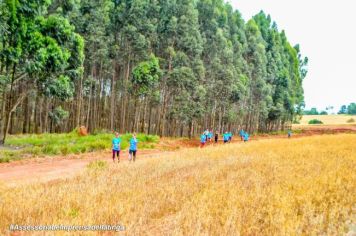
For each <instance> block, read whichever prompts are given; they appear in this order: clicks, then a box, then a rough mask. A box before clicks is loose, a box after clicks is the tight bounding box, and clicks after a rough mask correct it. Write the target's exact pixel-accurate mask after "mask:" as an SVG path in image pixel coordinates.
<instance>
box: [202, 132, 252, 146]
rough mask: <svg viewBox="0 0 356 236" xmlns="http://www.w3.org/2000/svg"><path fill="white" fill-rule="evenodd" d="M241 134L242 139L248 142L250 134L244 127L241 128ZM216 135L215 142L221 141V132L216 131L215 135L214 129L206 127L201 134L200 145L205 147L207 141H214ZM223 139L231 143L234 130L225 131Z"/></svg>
mask: <svg viewBox="0 0 356 236" xmlns="http://www.w3.org/2000/svg"><path fill="white" fill-rule="evenodd" d="M239 135H240V137H241V140H242V141H244V142H247V141H248V139H249V137H250V135H249V134H248V133H247V132H245V131H244V130H243V129H242V130H240V132H239ZM213 136H214V142H215V143H218V141H219V132H217V131H216V132H215V135H213V131H212V130H209V129H206V130H205V131H204V132H203V133H202V134H201V135H200V147H201V148H202V147H204V146H205V144H206V143H208V142H209V143H210V142H212V138H213ZM222 137H223V141H224V143H230V142H231V141H232V137H233V134H232V132H228V131H226V132H225V133H223V134H222Z"/></svg>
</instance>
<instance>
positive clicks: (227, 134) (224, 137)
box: [223, 132, 229, 143]
mask: <svg viewBox="0 0 356 236" xmlns="http://www.w3.org/2000/svg"><path fill="white" fill-rule="evenodd" d="M223 139H224V143H227V142H229V133H228V132H225V133H224V134H223Z"/></svg>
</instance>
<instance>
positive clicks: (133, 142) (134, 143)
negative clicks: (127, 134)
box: [130, 138, 138, 151]
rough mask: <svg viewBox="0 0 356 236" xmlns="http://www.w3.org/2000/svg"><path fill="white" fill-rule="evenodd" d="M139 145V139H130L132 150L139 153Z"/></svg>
mask: <svg viewBox="0 0 356 236" xmlns="http://www.w3.org/2000/svg"><path fill="white" fill-rule="evenodd" d="M137 143H138V140H137V138H136V139H134V138H131V139H130V150H132V151H137Z"/></svg>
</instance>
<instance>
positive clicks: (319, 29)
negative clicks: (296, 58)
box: [228, 0, 356, 111]
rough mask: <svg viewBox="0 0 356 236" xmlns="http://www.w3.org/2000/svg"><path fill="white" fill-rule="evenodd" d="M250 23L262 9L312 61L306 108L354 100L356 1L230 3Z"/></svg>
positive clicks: (233, 0)
mask: <svg viewBox="0 0 356 236" xmlns="http://www.w3.org/2000/svg"><path fill="white" fill-rule="evenodd" d="M228 2H230V3H231V4H232V5H233V6H234V7H235V9H238V10H239V11H240V12H241V14H242V16H243V17H244V18H245V19H246V20H247V19H250V18H251V17H252V16H253V15H255V14H256V13H258V12H259V11H260V10H263V11H264V12H265V13H267V14H270V15H271V17H272V20H274V21H276V22H277V25H278V28H279V29H280V30H282V29H284V30H285V31H286V34H287V37H288V39H289V41H290V42H291V43H292V44H293V45H294V44H297V43H299V44H300V47H301V52H302V54H303V55H305V56H308V57H309V67H308V68H309V73H308V76H307V78H306V79H305V81H304V94H305V103H306V107H307V108H311V107H317V108H318V109H319V110H322V109H325V107H326V106H334V107H335V110H336V111H337V110H338V109H339V107H340V106H341V105H343V104H349V103H351V102H356V75H355V74H356V14H355V11H356V1H355V0H320V1H314V0H298V1H296V0H228Z"/></svg>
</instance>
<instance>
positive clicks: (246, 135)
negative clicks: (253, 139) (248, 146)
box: [244, 133, 249, 141]
mask: <svg viewBox="0 0 356 236" xmlns="http://www.w3.org/2000/svg"><path fill="white" fill-rule="evenodd" d="M248 137H249V135H248V133H245V134H244V140H245V141H248Z"/></svg>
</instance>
